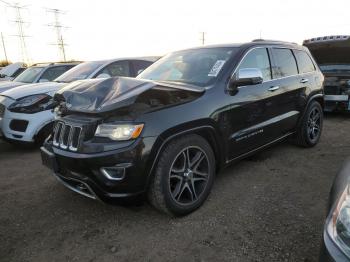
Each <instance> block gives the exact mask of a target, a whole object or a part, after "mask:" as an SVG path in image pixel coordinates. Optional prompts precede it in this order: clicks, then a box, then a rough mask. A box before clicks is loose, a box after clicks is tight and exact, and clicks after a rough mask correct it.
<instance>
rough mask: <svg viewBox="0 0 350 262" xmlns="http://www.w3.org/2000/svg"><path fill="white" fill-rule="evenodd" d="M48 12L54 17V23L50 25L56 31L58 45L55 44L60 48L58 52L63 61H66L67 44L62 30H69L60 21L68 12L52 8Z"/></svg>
mask: <svg viewBox="0 0 350 262" xmlns="http://www.w3.org/2000/svg"><path fill="white" fill-rule="evenodd" d="M46 12H48V13H52V14H53V16H54V21H53V22H52V23H51V24H48V26H49V27H53V28H54V29H55V31H56V39H57V43H56V44H54V45H56V46H58V51H59V53H60V56H61V59H62V61H66V50H65V46H66V45H67V44H65V42H64V40H63V36H62V29H63V28H68V27H66V26H63V25H62V24H61V23H60V20H59V16H60V15H62V14H65V13H66V12H64V11H62V10H60V9H50V8H46Z"/></svg>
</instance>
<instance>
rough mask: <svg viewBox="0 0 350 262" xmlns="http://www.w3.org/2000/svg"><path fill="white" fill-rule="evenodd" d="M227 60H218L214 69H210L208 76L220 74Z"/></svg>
mask: <svg viewBox="0 0 350 262" xmlns="http://www.w3.org/2000/svg"><path fill="white" fill-rule="evenodd" d="M225 62H226V61H225V60H218V61H216V63H215V64H214V65H213V67H212V69H211V70H210V72H209V74H208V76H214V77H216V76H217V75H218V74H219V72H220V70H221V68H222V67H223V66H224V64H225Z"/></svg>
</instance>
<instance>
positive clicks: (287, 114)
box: [270, 48, 305, 136]
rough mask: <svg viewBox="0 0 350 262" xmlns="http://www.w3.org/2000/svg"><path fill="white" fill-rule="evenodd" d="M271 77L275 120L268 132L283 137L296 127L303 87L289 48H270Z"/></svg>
mask: <svg viewBox="0 0 350 262" xmlns="http://www.w3.org/2000/svg"><path fill="white" fill-rule="evenodd" d="M270 52H271V57H272V75H273V78H274V81H275V84H274V85H275V86H277V87H278V89H277V90H276V91H272V92H275V98H276V99H275V103H274V108H275V120H276V121H274V123H272V125H271V127H270V131H271V132H272V133H274V134H275V135H279V136H283V135H285V134H288V133H290V132H291V131H293V129H294V128H295V127H296V125H297V122H298V119H299V116H300V113H301V106H300V105H301V103H302V101H301V99H303V98H302V94H303V93H304V89H305V85H304V84H303V83H301V78H300V75H299V70H298V65H297V62H296V59H295V56H294V53H293V51H292V50H291V49H289V48H271V49H270Z"/></svg>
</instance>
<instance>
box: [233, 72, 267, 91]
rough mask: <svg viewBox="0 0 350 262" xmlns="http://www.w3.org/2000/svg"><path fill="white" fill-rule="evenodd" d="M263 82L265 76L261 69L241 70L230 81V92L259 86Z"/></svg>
mask: <svg viewBox="0 0 350 262" xmlns="http://www.w3.org/2000/svg"><path fill="white" fill-rule="evenodd" d="M263 81H264V79H263V74H262V72H261V70H260V69H259V68H244V69H240V70H238V71H237V72H236V73H235V74H234V75H233V77H232V78H231V79H230V84H229V90H231V91H232V90H235V89H237V87H240V86H249V85H258V84H261V83H262V82H263Z"/></svg>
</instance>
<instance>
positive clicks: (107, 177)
mask: <svg viewBox="0 0 350 262" xmlns="http://www.w3.org/2000/svg"><path fill="white" fill-rule="evenodd" d="M55 100H56V101H57V103H59V106H58V107H57V108H56V112H57V114H58V117H57V121H56V123H55V128H54V132H53V134H52V135H51V137H49V138H48V139H47V141H46V143H45V144H44V146H43V147H42V159H43V163H44V164H45V165H47V166H48V167H50V168H51V169H52V170H53V171H54V172H53V173H54V174H55V176H56V177H57V178H58V180H59V181H61V182H62V183H63V184H64V185H66V186H67V187H68V188H70V189H72V190H74V191H76V192H78V193H80V194H83V195H85V196H87V197H90V198H95V199H101V200H104V201H108V202H109V201H110V200H113V199H115V198H121V197H131V196H136V195H140V194H147V195H148V198H149V200H150V202H151V203H152V204H153V205H154V206H155V207H156V208H158V209H160V210H162V211H165V212H167V213H170V214H173V215H184V214H187V213H190V212H192V211H194V210H195V209H196V208H198V207H199V206H201V205H202V203H203V202H204V201H205V199H206V198H207V196H208V195H209V191H210V189H211V188H212V185H213V182H214V177H215V174H216V172H217V170H218V169H219V168H222V167H224V166H226V165H228V164H230V163H232V162H234V161H236V160H239V159H241V158H243V157H246V156H248V155H250V154H253V153H255V152H256V151H258V150H260V149H263V148H265V147H267V146H270V145H271V144H273V143H275V142H278V141H281V140H283V139H285V138H287V137H291V138H293V139H294V141H295V142H296V143H297V144H299V145H301V146H304V147H312V146H314V145H316V144H317V142H318V141H319V138H320V135H321V130H322V119H323V114H322V112H323V110H322V106H323V75H322V73H321V72H320V70H319V69H318V67H317V65H316V63H315V62H314V60H313V59H312V56H311V55H310V53H309V52H308V50H307V49H306V48H304V47H302V46H298V45H296V44H291V43H283V42H275V41H262V40H259V41H253V42H251V43H246V44H233V45H220V46H210V47H201V48H194V49H188V50H183V51H179V52H174V53H171V54H168V55H167V56H165V57H163V58H161V59H160V60H159V61H157V62H156V63H155V64H153V65H152V66H151V67H149V68H148V69H146V70H145V71H144V72H143V73H142V74H141V75H139V76H138V77H137V79H132V78H112V79H106V80H105V79H96V80H91V81H90V80H89V81H81V82H75V83H72V84H70V85H69V86H67V87H66V88H64V89H63V90H61V91H60V92H59V93H58V94H56V96H55Z"/></svg>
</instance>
